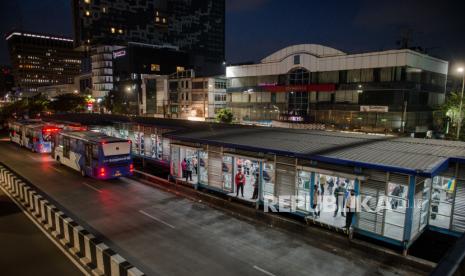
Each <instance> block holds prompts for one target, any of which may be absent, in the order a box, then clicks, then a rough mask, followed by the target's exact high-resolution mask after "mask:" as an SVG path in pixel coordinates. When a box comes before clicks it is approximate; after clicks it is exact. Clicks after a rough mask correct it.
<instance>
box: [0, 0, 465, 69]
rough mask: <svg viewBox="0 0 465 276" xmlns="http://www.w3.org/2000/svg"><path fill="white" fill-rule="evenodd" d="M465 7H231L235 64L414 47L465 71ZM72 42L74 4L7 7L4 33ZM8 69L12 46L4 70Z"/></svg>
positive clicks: (0, 48) (244, 0) (300, 1)
mask: <svg viewBox="0 0 465 276" xmlns="http://www.w3.org/2000/svg"><path fill="white" fill-rule="evenodd" d="M464 2H465V1H444V0H436V1H430V0H423V1H422V0H388V1H375V0H343V1H335V0H334V1H330V0H328V1H317V0H226V3H227V11H226V58H227V62H228V63H237V62H245V61H258V60H260V59H262V58H264V57H265V56H266V55H268V54H270V53H272V52H274V51H276V50H279V49H280V48H283V47H285V46H289V45H292V44H297V43H315V44H322V45H326V46H331V47H334V48H337V49H339V50H342V51H345V52H348V53H357V52H363V51H370V50H385V49H393V48H396V47H397V45H396V41H397V40H399V38H400V36H401V33H402V32H404V33H405V30H411V33H412V46H420V47H422V48H426V49H427V50H428V52H429V53H430V54H431V55H433V56H438V57H441V58H444V59H446V60H449V61H450V62H451V63H454V64H455V63H456V62H462V63H465V3H464ZM21 26H22V27H23V29H25V30H29V31H36V32H45V33H52V34H60V35H66V36H70V37H71V36H72V18H71V1H70V0H40V1H38V0H13V1H0V33H2V35H4V34H5V33H6V32H8V31H10V30H12V29H13V28H15V27H17V28H19V27H21ZM5 63H8V58H7V50H6V43H5V41H4V40H2V43H1V44H0V64H5Z"/></svg>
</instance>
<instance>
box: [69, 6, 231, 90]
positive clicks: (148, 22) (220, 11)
mask: <svg viewBox="0 0 465 276" xmlns="http://www.w3.org/2000/svg"><path fill="white" fill-rule="evenodd" d="M224 9H225V3H224V0H196V1H187V0H147V1H128V0H118V1H105V0H100V1H95V0H73V17H74V33H75V40H76V46H78V47H80V48H87V49H92V54H91V55H92V71H93V74H94V75H95V74H99V75H95V77H96V78H99V79H100V80H97V79H93V81H95V82H94V90H95V91H96V92H95V95H94V97H103V96H105V95H106V94H108V92H109V91H111V90H112V88H111V87H110V86H111V84H110V76H109V75H108V74H107V73H105V72H103V71H102V70H100V69H102V67H100V66H99V65H96V64H95V63H96V62H101V61H103V62H105V64H106V65H105V67H104V69H106V71H107V72H109V71H110V70H111V69H112V67H111V64H110V60H109V58H105V57H103V56H102V55H108V54H109V52H111V51H114V50H117V49H116V47H118V46H126V45H127V43H128V42H137V43H145V44H151V45H161V46H167V45H174V46H176V47H178V48H179V49H181V50H183V51H186V52H188V53H189V58H190V60H189V63H190V66H189V67H190V68H194V69H196V70H197V72H198V73H201V74H203V75H217V74H224V70H225V68H224V66H223V62H224ZM97 60H98V61H97ZM96 66H97V67H96ZM170 73H174V72H170ZM101 77H103V78H105V81H102V79H101Z"/></svg>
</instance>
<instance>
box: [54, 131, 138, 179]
mask: <svg viewBox="0 0 465 276" xmlns="http://www.w3.org/2000/svg"><path fill="white" fill-rule="evenodd" d="M53 158H54V159H55V160H56V161H57V162H59V163H60V164H63V165H66V166H68V167H71V168H73V169H75V170H77V171H79V172H80V173H81V174H82V176H90V177H93V178H97V179H112V178H117V177H120V176H130V175H132V174H133V172H134V164H133V163H132V158H131V142H130V141H128V140H124V139H119V138H114V137H110V136H107V135H105V134H101V133H97V132H91V131H72V132H62V133H60V134H58V135H57V141H56V148H55V151H54V156H53Z"/></svg>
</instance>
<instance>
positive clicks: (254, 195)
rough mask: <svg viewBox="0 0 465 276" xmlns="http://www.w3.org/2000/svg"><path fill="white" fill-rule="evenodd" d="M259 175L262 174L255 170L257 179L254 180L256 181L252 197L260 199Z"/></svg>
mask: <svg viewBox="0 0 465 276" xmlns="http://www.w3.org/2000/svg"><path fill="white" fill-rule="evenodd" d="M259 176H260V174H259V173H258V172H255V173H254V177H255V180H254V183H253V195H252V199H258V183H259Z"/></svg>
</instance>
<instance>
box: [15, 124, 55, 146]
mask: <svg viewBox="0 0 465 276" xmlns="http://www.w3.org/2000/svg"><path fill="white" fill-rule="evenodd" d="M9 129H10V140H11V141H12V142H13V143H16V144H18V145H20V146H22V147H25V148H28V149H30V150H31V151H32V152H39V153H51V151H52V141H53V139H54V135H56V134H57V133H58V131H59V128H58V127H56V126H53V125H47V124H44V123H42V122H41V121H30V120H25V121H15V122H12V123H11V124H10V125H9Z"/></svg>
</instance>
